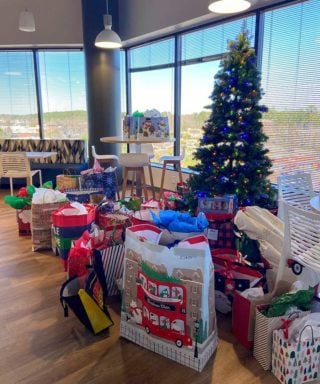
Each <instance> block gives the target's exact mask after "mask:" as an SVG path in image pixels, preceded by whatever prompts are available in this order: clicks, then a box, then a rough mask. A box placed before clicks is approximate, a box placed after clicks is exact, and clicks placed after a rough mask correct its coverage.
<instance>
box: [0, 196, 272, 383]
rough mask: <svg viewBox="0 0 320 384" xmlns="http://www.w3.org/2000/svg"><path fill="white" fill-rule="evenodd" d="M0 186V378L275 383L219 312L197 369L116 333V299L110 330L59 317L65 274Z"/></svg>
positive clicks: (21, 380) (3, 380)
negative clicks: (24, 228)
mask: <svg viewBox="0 0 320 384" xmlns="http://www.w3.org/2000/svg"><path fill="white" fill-rule="evenodd" d="M5 194H9V192H8V191H3V190H2V191H1V192H0V200H1V202H0V220H1V231H0V249H1V257H0V383H1V384H17V383H23V384H38V383H39V384H51V383H61V384H62V383H72V384H78V383H79V384H87V383H101V384H102V383H104V384H105V383H108V384H118V383H119V384H122V383H128V384H135V383H136V384H138V383H139V384H145V383H147V384H148V383H151V384H152V383H163V384H175V383H177V384H178V383H181V384H188V383H194V384H205V383H215V384H240V383H241V384H254V383H264V384H273V383H278V381H277V380H276V379H275V377H274V376H273V375H272V374H271V373H270V372H265V371H263V370H262V369H261V368H260V367H259V365H258V363H256V361H255V360H254V359H253V358H252V357H251V353H250V352H248V351H246V350H245V349H244V348H243V347H241V346H240V345H239V344H237V343H236V342H235V340H234V338H233V337H232V335H231V332H230V329H231V321H230V318H229V317H226V316H219V346H218V350H217V352H216V354H215V356H214V357H212V358H211V359H210V360H209V362H208V364H207V366H206V367H205V369H204V370H203V372H202V373H197V372H195V371H193V370H191V369H189V368H186V367H184V366H181V365H179V364H177V363H175V362H172V361H170V360H168V359H166V358H164V357H161V356H159V355H156V354H154V353H152V352H150V351H148V350H145V349H143V348H141V347H139V346H137V345H135V344H133V343H131V342H129V341H127V340H125V339H122V338H120V337H119V305H118V304H115V305H113V306H112V307H111V308H110V312H111V315H112V318H113V320H114V321H115V325H114V326H113V327H112V328H110V333H109V335H106V334H104V335H100V336H93V335H92V334H91V333H90V332H89V331H86V330H85V329H84V328H83V326H82V325H81V324H80V323H79V322H78V320H77V319H76V318H75V317H74V316H73V315H72V314H71V315H70V317H69V318H64V317H63V311H62V308H61V307H60V304H59V288H60V285H61V283H62V282H63V281H64V279H65V273H64V272H63V269H62V266H61V264H60V262H59V259H58V258H57V257H56V256H53V254H52V253H51V252H50V251H46V252H31V243H30V239H29V238H23V237H18V233H17V224H16V220H15V211H14V210H13V209H12V208H10V207H7V206H5V205H4V203H3V196H4V195H5Z"/></svg>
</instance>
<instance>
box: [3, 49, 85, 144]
mask: <svg viewBox="0 0 320 384" xmlns="http://www.w3.org/2000/svg"><path fill="white" fill-rule="evenodd" d="M82 50H83V49H82V48H65V47H60V48H59V47H50V48H42V47H41V48H18V47H16V48H12V47H11V48H0V52H6V51H12V52H32V57H33V70H34V80H35V89H36V99H37V100H36V103H37V115H38V125H39V138H40V139H44V127H43V107H42V98H41V81H40V71H39V52H40V51H48V52H49V51H59V52H70V51H77V52H78V51H82Z"/></svg>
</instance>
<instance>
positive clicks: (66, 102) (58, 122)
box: [39, 51, 88, 139]
mask: <svg viewBox="0 0 320 384" xmlns="http://www.w3.org/2000/svg"><path fill="white" fill-rule="evenodd" d="M39 69H40V84H41V97H42V108H43V130H44V137H45V138H51V139H57V138H63V139H71V138H72V139H87V136H88V131H87V114H86V94H85V77H84V57H83V53H82V52H80V51H74V52H72V51H71V52H59V51H58V52H56V51H51V52H50V51H41V52H39Z"/></svg>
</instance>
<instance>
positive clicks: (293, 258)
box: [283, 204, 320, 284]
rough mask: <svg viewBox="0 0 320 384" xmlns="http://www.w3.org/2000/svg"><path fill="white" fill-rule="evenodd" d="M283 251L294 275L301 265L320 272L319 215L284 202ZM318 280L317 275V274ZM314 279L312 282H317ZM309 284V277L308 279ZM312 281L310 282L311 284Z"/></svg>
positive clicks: (298, 271)
mask: <svg viewBox="0 0 320 384" xmlns="http://www.w3.org/2000/svg"><path fill="white" fill-rule="evenodd" d="M284 223H285V232H284V246H283V253H284V257H285V259H286V260H289V265H290V266H291V268H292V271H293V272H294V273H295V274H296V275H300V274H301V272H302V269H303V267H309V268H310V269H311V270H312V271H314V272H316V273H317V274H319V272H320V215H319V214H318V213H314V212H308V211H305V210H303V209H301V208H299V207H294V206H291V205H289V204H284ZM317 278H318V280H319V275H317ZM318 282H319V281H315V282H313V283H318ZM309 283H310V284H311V279H310V281H309ZM313 283H312V284H313Z"/></svg>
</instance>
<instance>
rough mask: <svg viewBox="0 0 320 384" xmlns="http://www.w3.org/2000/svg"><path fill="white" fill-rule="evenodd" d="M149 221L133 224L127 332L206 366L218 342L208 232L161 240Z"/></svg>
mask: <svg viewBox="0 0 320 384" xmlns="http://www.w3.org/2000/svg"><path fill="white" fill-rule="evenodd" d="M161 234H162V231H161V230H160V229H159V228H157V227H155V226H153V225H149V224H143V225H136V226H132V227H129V228H127V231H126V240H125V260H124V276H123V296H122V300H123V301H122V311H121V325H120V334H121V336H123V337H125V338H126V339H129V340H131V341H133V342H135V343H137V344H139V345H141V346H143V347H145V348H147V349H150V350H152V351H154V352H156V353H159V354H160V355H162V356H165V357H167V358H169V359H172V360H174V361H177V362H179V363H180V364H183V365H186V366H188V367H190V368H192V369H195V370H197V371H201V370H202V369H203V368H204V366H205V364H206V363H207V361H208V360H209V358H210V356H211V355H212V354H213V352H214V350H215V349H216V346H217V329H216V315H215V309H214V271H213V264H212V260H211V256H210V250H209V245H208V242H207V239H206V237H205V236H203V235H199V236H196V237H193V238H188V239H186V240H183V241H180V243H179V244H178V245H176V246H175V247H171V248H168V247H167V246H165V245H159V240H160V237H161Z"/></svg>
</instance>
